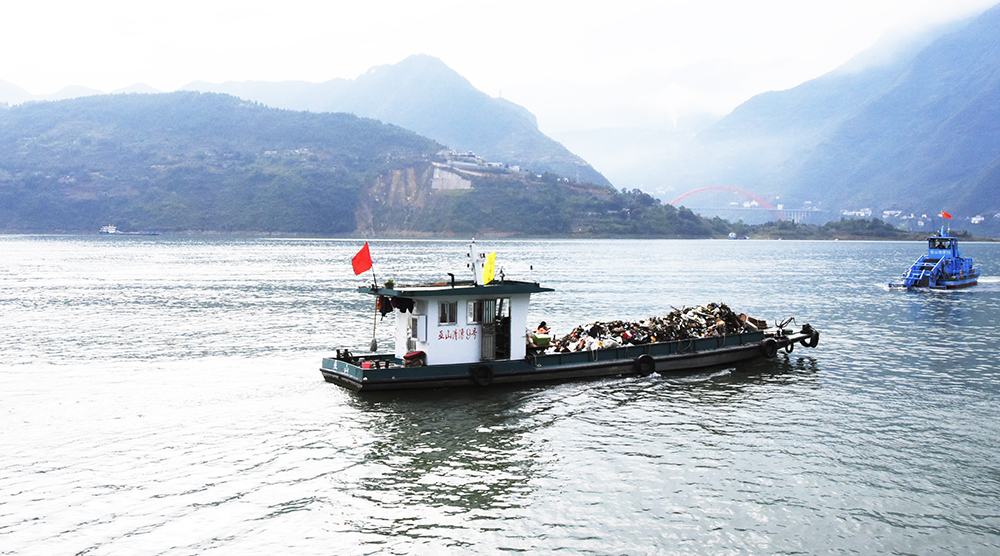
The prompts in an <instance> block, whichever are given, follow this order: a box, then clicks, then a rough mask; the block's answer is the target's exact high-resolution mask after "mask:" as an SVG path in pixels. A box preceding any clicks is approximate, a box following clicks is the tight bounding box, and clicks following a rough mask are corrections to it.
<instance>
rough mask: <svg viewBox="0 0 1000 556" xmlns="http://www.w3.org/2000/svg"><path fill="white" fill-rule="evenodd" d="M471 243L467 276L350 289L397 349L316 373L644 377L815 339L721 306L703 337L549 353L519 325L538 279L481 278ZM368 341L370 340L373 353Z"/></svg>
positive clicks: (337, 362) (357, 379)
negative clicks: (374, 311) (385, 324)
mask: <svg viewBox="0 0 1000 556" xmlns="http://www.w3.org/2000/svg"><path fill="white" fill-rule="evenodd" d="M474 248H475V245H474V244H473V246H472V247H471V252H470V258H471V260H472V263H471V264H470V265H469V266H470V267H471V268H472V272H473V277H474V279H473V280H468V281H457V280H456V279H455V276H454V275H453V274H452V275H451V279H450V280H448V281H443V282H438V283H435V284H424V285H414V286H403V285H396V284H387V285H386V286H385V287H377V285H373V286H367V287H360V288H358V292H359V293H362V294H368V295H372V296H375V297H376V298H377V299H378V302H377V303H378V305H377V306H378V307H379V311H380V312H382V313H383V314H384V315H386V314H389V313H393V314H394V315H395V319H396V334H395V350H394V352H393V353H381V354H380V353H372V354H368V355H354V354H352V353H351V351H350V350H349V349H338V350H336V354H335V355H332V356H330V357H326V358H324V359H323V362H322V366H321V368H320V372H321V373H322V375H323V378H324V379H325V380H326V381H327V382H331V383H334V384H337V385H340V386H343V387H345V388H348V389H351V390H358V391H361V390H363V391H369V390H398V389H411V388H442V387H454V386H459V387H461V386H467V387H488V386H491V385H500V384H516V383H530V382H540V381H564V380H573V379H587V378H595V377H610V376H623V375H639V376H647V375H650V374H652V373H654V372H657V373H660V374H665V373H671V372H691V371H696V370H699V369H705V368H710V367H718V366H728V365H734V364H738V363H742V362H746V361H750V360H753V359H758V358H771V357H774V356H775V355H776V354H777V352H778V350H779V349H784V350H785V351H786V352H791V351H792V350H793V349H794V347H795V344H796V343H798V344H800V345H802V346H805V347H816V345H817V344H818V343H819V331H817V330H815V329H813V328H812V327H811V326H810V325H808V324H806V325H803V326H802V327H801V328H800V329H799V330H798V331H795V330H792V329H791V328H787V325H788V324H789V323H790V322H792V321H793V319H788V320H786V321H785V322H783V323H780V324H778V325H777V326H774V327H768V326H767V323H766V322H764V321H761V320H758V319H753V318H750V317H747V316H746V315H735V314H734V313H732V312H731V311H729V309H728V308H726V311H729V314H728V315H727V321H728V322H726V323H725V324H726V326H723V322H721V321H720V322H715V319H711V320H712V321H713V322H712V323H710V324H712V325H713V326H712V331H711V332H710V333H707V334H706V335H705V336H704V337H686V338H683V339H674V338H666V337H664V338H659V339H657V338H648V337H647V338H631V339H630V340H629V341H626V342H609V343H603V342H594V343H591V344H590V345H589V346H588V347H587V348H585V349H579V350H576V351H569V350H564V351H557V350H556V346H553V345H550V344H549V343H548V342H542V341H539V339H540V335H539V334H537V333H535V332H533V331H529V330H528V329H527V328H526V326H525V325H526V322H527V317H528V303H529V298H530V296H531V294H535V293H544V292H550V291H553V290H552V289H551V288H546V287H542V286H541V285H539V284H538V283H537V282H522V281H514V280H508V279H506V278H505V277H504V276H503V273H502V272H501V273H500V277H499V280H493V279H492V277H490V278H489V279H487V278H486V276H484V272H483V269H484V266H485V267H486V268H489V269H492V261H490V262H487V260H488V259H487V258H486V257H485V255H484V254H480V255H476V254H475V252H474ZM686 318H689V319H697V318H699V317H692V316H690V315H689V316H688V317H686ZM702 320H705V319H702ZM703 324H704V323H703ZM542 336H545V337H546V338H548V337H547V335H544V334H543V335H542ZM376 348H377V344H376V342H374V341H373V342H372V348H371V349H372V351H373V352H374V351H375V350H376Z"/></svg>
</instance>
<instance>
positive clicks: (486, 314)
mask: <svg viewBox="0 0 1000 556" xmlns="http://www.w3.org/2000/svg"><path fill="white" fill-rule="evenodd" d="M482 342H483V343H482V352H483V355H482V359H483V361H493V360H494V359H496V358H497V300H496V299H484V300H483V336H482Z"/></svg>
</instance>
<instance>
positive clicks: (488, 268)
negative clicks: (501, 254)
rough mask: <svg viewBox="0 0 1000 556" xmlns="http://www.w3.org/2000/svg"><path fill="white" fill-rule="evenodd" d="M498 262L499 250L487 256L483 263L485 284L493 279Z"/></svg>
mask: <svg viewBox="0 0 1000 556" xmlns="http://www.w3.org/2000/svg"><path fill="white" fill-rule="evenodd" d="M496 264H497V252H496V251H494V252H492V253H490V254H489V255H487V256H486V263H484V264H483V285H484V286H485V285H486V284H489V283H490V282H492V281H493V277H494V272H493V269H494V267H495V266H496Z"/></svg>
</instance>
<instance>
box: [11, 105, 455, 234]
mask: <svg viewBox="0 0 1000 556" xmlns="http://www.w3.org/2000/svg"><path fill="white" fill-rule="evenodd" d="M440 148H441V145H440V144H438V143H436V142H434V141H431V140H430V139H427V138H425V137H422V136H419V135H417V134H415V133H413V132H411V131H407V130H404V129H402V128H399V127H397V126H392V125H388V124H383V123H381V122H377V121H374V120H370V119H362V118H358V117H356V116H352V115H350V114H313V113H306V112H292V111H287V110H278V109H273V108H267V107H264V106H262V105H260V104H257V103H252V102H248V101H244V100H240V99H237V98H234V97H231V96H228V95H219V94H201V93H191V92H182V93H171V94H154V95H149V94H121V95H97V96H87V97H82V98H76V99H72V100H64V101H53V102H32V103H26V104H23V105H19V106H14V107H10V108H7V109H5V110H0V230H2V231H6V232H56V231H70V232H94V231H95V230H97V229H98V228H99V227H100V226H103V225H107V224H114V225H116V226H118V227H119V228H121V229H123V230H136V229H155V230H160V231H171V230H217V231H276V232H289V233H321V234H338V233H350V232H353V231H354V229H355V228H356V227H357V222H356V220H355V210H356V209H357V207H358V206H359V204H360V201H359V195H360V191H361V190H362V188H363V187H364V186H365V185H366V184H368V183H370V182H371V181H372V180H373V179H374V178H373V176H375V175H378V174H379V173H381V172H385V171H388V170H389V169H394V168H398V167H400V166H408V165H411V164H413V163H414V162H415V161H418V162H419V161H424V160H425V159H426V158H427V157H428V156H432V155H433V154H434V153H436V152H437V151H438V150H439V149H440Z"/></svg>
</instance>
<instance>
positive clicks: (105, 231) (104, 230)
mask: <svg viewBox="0 0 1000 556" xmlns="http://www.w3.org/2000/svg"><path fill="white" fill-rule="evenodd" d="M97 233H99V234H101V235H117V236H158V235H160V232H122V231H119V230H118V227H117V226H112V225H110V224H109V225H107V226H101V229H100V231H98V232H97Z"/></svg>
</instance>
